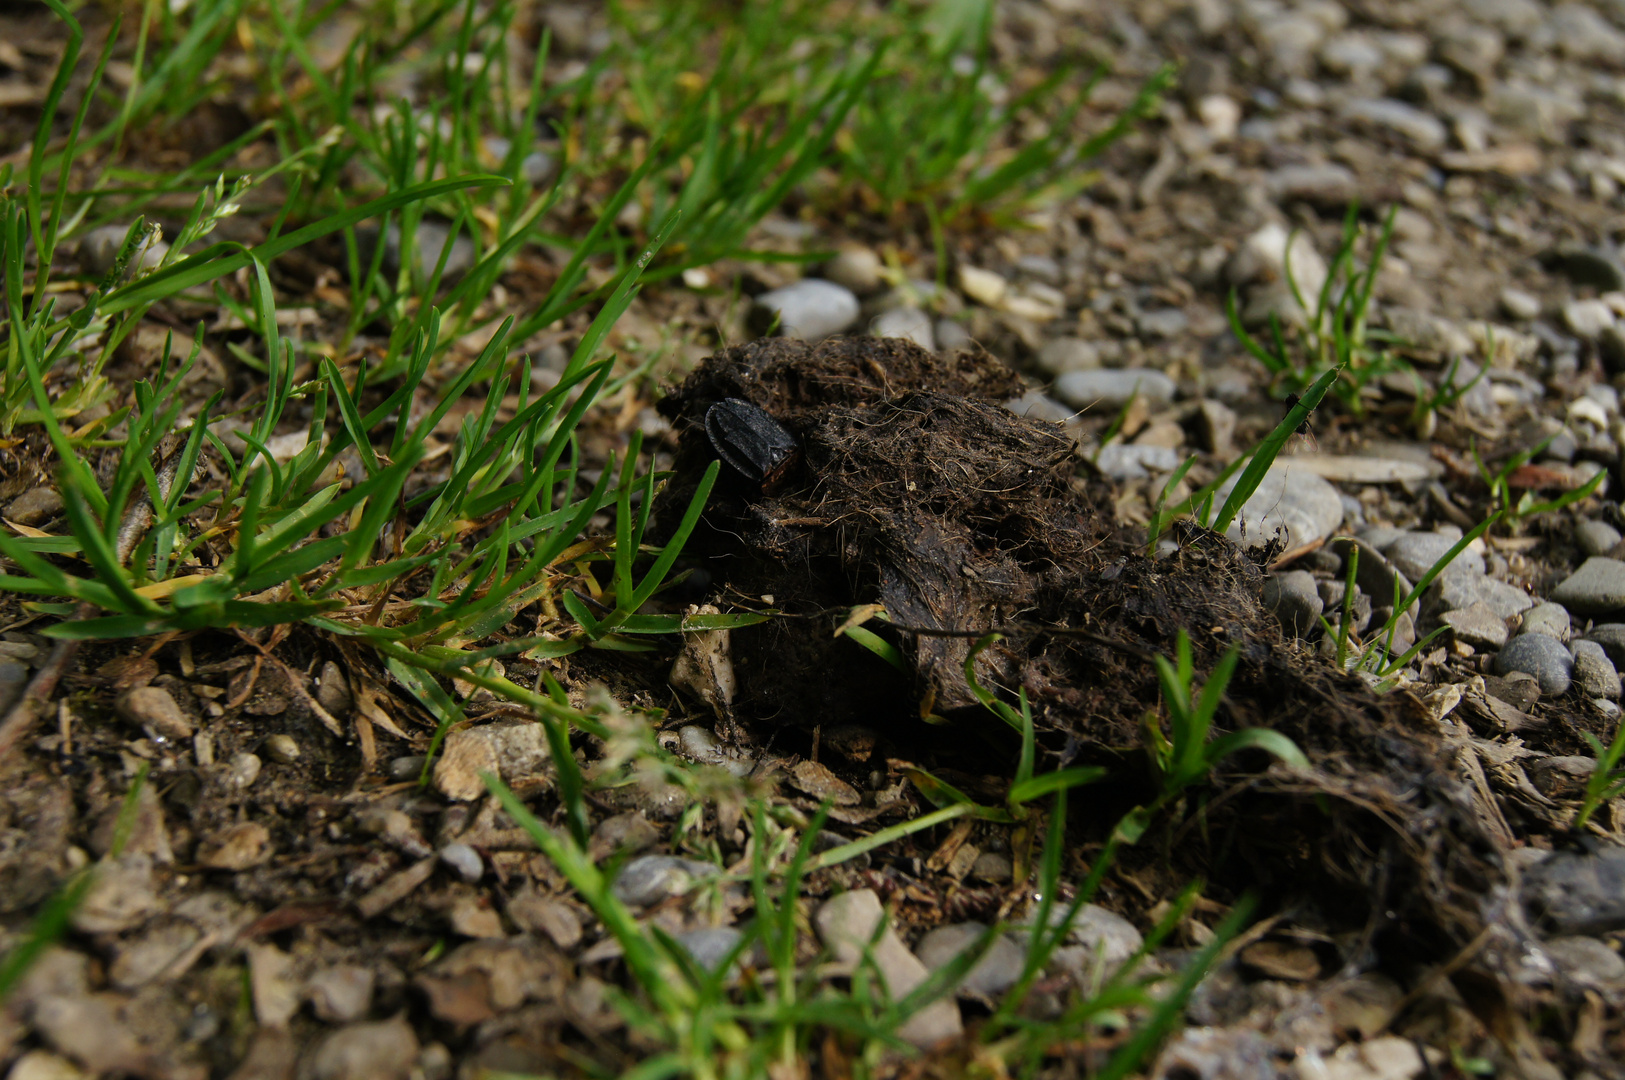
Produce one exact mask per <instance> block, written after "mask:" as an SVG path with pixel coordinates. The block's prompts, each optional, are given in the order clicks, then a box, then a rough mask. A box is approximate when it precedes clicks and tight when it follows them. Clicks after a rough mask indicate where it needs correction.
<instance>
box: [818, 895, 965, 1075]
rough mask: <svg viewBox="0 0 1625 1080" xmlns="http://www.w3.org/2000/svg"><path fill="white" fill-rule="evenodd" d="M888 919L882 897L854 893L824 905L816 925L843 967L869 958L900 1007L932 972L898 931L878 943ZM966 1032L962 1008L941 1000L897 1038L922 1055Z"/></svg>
mask: <svg viewBox="0 0 1625 1080" xmlns="http://www.w3.org/2000/svg"><path fill="white" fill-rule="evenodd" d="M883 916H884V913H883V912H882V910H881V906H880V897H879V896H877V895H876V894H875V892H874V890H873V889H854V890H853V891H851V892H844V893H841V894H839V895H838V896H834V897H831V898H830V899H829V900H827V901H825V902H824V904H823V906H822V907H820V908H819V909H818V914H817V915H816V916H815V917H814V920H813V921H814V924H815V925H816V926H817V929H818V936H819V937H820V938H821V939H822V940H823V942H824V946H825V948H827V949H829V951H830V952H832V953H833V954H834V955H835V959H836V960H838V961H840V962H841V963H844V964H856V963H858V962H859V961H860V960H861V959H862V958H863V956H864V953H865V952H869V953H870V955H871V956H872V957H873V959H874V965H875V967H876V969H877V970H878V971H879V973H880V980H881V982H882V983H883V984H884V985H885V988H886V991H887V993H888V994H890V996H891V999H892V1000H893V1001H898V1000H901V999H902V998H904V997H906V996H907V995H908V993H909V991H911V990H913V989H914V988H915V987H916V986H918V985H920V983H922V982H924V981H925V979H926V977H927V976H928V974H929V972H928V971H927V970H926V966H925V965H924V964H922V963H921V962H920V958H919V957H917V956H915V955H914V954H913V953H911V952H909V950H908V947H907V946H906V945H904V944H903V942H902V939H901V938H899V937H898V936H897V931H896V929H894V928H893V927H891V926H887V927H886V930H885V932H884V933H883V934H881V935H880V939H879V940H878V941H875V932H876V931H877V930H879V929H880V923H881V919H882V918H883ZM871 942H874V944H873V945H871V944H870V943H871ZM962 1030H963V1025H962V1023H961V1021H960V1018H959V1008H958V1006H956V1005H955V1004H954V1002H953V1001H952V1000H951V999H939V1000H937V1001H934V1002H932V1003H931V1004H930V1005H927V1006H926V1007H925V1008H923V1009H921V1010H919V1011H918V1012H916V1013H915V1014H914V1015H913V1016H911V1017H909V1019H908V1021H907V1022H906V1023H905V1024H903V1025H902V1026H901V1027H900V1028H898V1029H897V1035H898V1036H899V1037H900V1038H902V1039H904V1040H905V1041H907V1042H910V1043H913V1044H914V1045H915V1046H918V1047H921V1048H922V1049H923V1048H926V1047H930V1046H934V1045H936V1044H937V1043H939V1042H942V1041H943V1040H944V1039H949V1038H955V1037H957V1036H958V1035H959V1034H960V1033H961V1031H962Z"/></svg>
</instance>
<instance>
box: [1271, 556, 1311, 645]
mask: <svg viewBox="0 0 1625 1080" xmlns="http://www.w3.org/2000/svg"><path fill="white" fill-rule="evenodd" d="M1264 606H1265V607H1266V608H1268V609H1269V610H1270V611H1272V612H1274V613H1275V617H1276V618H1277V619H1279V620H1281V629H1283V630H1285V631H1286V632H1287V633H1289V634H1291V635H1292V636H1293V637H1296V638H1307V637H1310V636H1312V635H1313V633H1314V631H1316V630H1318V629H1319V628H1320V613H1321V611H1322V610H1324V609H1325V606H1326V605H1325V601H1323V600H1321V598H1320V594H1319V591H1318V590H1317V589H1316V587H1315V578H1314V575H1313V574H1311V573H1309V571H1307V570H1289V571H1287V572H1286V573H1284V574H1274V575H1272V576H1271V577H1270V578H1269V579H1268V580H1266V581H1265V582H1264Z"/></svg>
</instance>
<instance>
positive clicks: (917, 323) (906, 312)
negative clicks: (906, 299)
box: [869, 307, 937, 352]
mask: <svg viewBox="0 0 1625 1080" xmlns="http://www.w3.org/2000/svg"><path fill="white" fill-rule="evenodd" d="M869 332H870V333H871V334H873V335H874V336H875V337H878V338H907V339H908V340H910V341H912V342H914V344H916V345H918V346H919V347H920V348H922V349H924V350H926V351H927V352H935V351H936V348H937V335H936V333H935V331H933V330H932V328H931V316H930V315H927V314H926V313H925V312H923V311H921V310H920V309H919V308H916V307H895V308H892V309H890V310H889V311H882V312H881V313H880V314H879V315H876V316H875V321H874V322H872V323H870V324H869Z"/></svg>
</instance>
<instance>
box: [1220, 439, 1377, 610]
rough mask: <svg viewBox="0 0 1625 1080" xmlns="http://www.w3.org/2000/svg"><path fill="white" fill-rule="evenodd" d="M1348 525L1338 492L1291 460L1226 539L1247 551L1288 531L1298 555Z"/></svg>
mask: <svg viewBox="0 0 1625 1080" xmlns="http://www.w3.org/2000/svg"><path fill="white" fill-rule="evenodd" d="M1236 479H1237V478H1236V477H1232V478H1231V479H1230V480H1229V481H1228V482H1227V483H1225V484H1224V485H1223V486H1222V487H1220V488H1219V490H1218V492H1217V495H1216V497H1215V501H1214V505H1215V506H1222V505H1223V502H1224V500H1225V499H1226V498H1227V497H1229V495H1230V492H1231V491H1232V490H1233V489H1234V487H1235V481H1236ZM1342 523H1343V500H1342V498H1341V497H1340V496H1339V495H1338V493H1337V489H1336V488H1334V487H1332V485H1331V484H1329V483H1327V482H1326V481H1325V480H1322V479H1321V478H1320V477H1318V476H1316V475H1315V474H1314V473H1312V472H1309V471H1307V470H1304V469H1294V468H1292V466H1291V464H1290V461H1288V462H1284V463H1283V462H1279V461H1278V462H1276V463H1275V464H1274V465H1271V466H1270V469H1269V472H1267V473H1265V474H1264V479H1263V481H1262V482H1261V483H1260V484H1259V485H1258V488H1257V490H1255V491H1254V492H1253V494H1252V497H1251V498H1250V499H1248V500H1247V501H1246V503H1244V504H1243V505H1242V508H1241V512H1240V513H1239V514H1238V515H1236V520H1235V521H1234V522H1233V523H1232V524H1231V526H1230V528H1229V530H1228V531H1227V534H1226V535H1228V536H1229V537H1230V539H1232V540H1235V541H1237V542H1238V543H1243V542H1244V543H1245V545H1246V546H1247V547H1261V546H1262V545H1264V544H1267V543H1269V542H1270V540H1272V539H1273V538H1274V537H1275V534H1276V533H1277V532H1279V531H1281V530H1285V532H1286V549H1287V550H1288V551H1292V550H1295V549H1297V548H1300V547H1304V546H1305V545H1307V544H1311V543H1314V542H1315V541H1317V540H1324V539H1326V538H1327V537H1329V536H1331V535H1332V533H1334V532H1336V531H1337V527H1338V526H1339V525H1341V524H1342ZM1244 532H1245V535H1244ZM1364 561H1365V560H1364V559H1363V558H1362V560H1361V562H1362V563H1363V562H1364ZM1367 591H1368V592H1369V591H1370V590H1367ZM1372 595H1385V594H1376V593H1373V594H1372Z"/></svg>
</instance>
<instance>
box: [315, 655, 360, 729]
mask: <svg viewBox="0 0 1625 1080" xmlns="http://www.w3.org/2000/svg"><path fill="white" fill-rule="evenodd" d="M316 704H318V705H320V706H321V707H322V708H324V709H326V710H327V711H328V712H329V713H331V714H333V715H334V716H344V715H346V714H348V713H349V711H350V709H351V708H352V707H353V706H354V705H355V698H354V697H353V696H352V695H351V693H350V680H349V679H347V678H346V677H345V675H344V669H343V668H341V667H339V666H338V665H337V664H335V663H334V662H333V661H331V660H329V661H327V662H326V663H324V664H323V665H322V674H321V678H319V679H318V680H317V681H316Z"/></svg>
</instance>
